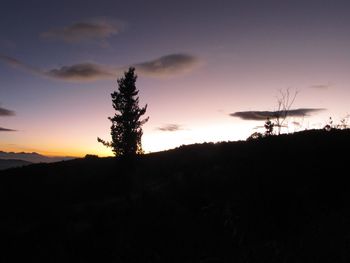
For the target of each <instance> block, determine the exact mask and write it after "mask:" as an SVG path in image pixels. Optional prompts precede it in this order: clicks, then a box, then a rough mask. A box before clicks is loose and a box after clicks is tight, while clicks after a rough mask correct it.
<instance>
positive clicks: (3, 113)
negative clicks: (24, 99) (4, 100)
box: [0, 107, 16, 117]
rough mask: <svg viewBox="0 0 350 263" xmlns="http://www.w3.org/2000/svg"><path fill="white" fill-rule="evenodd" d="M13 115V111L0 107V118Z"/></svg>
mask: <svg viewBox="0 0 350 263" xmlns="http://www.w3.org/2000/svg"><path fill="white" fill-rule="evenodd" d="M14 115H16V114H15V112H14V111H12V110H8V109H5V108H2V107H0V116H2V117H3V116H14Z"/></svg>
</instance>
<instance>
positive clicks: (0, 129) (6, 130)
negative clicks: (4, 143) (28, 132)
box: [0, 127, 16, 132]
mask: <svg viewBox="0 0 350 263" xmlns="http://www.w3.org/2000/svg"><path fill="white" fill-rule="evenodd" d="M14 131H16V130H12V129H7V128H3V127H0V132H14Z"/></svg>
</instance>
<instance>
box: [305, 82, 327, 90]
mask: <svg viewBox="0 0 350 263" xmlns="http://www.w3.org/2000/svg"><path fill="white" fill-rule="evenodd" d="M331 86H332V85H331V84H330V83H328V84H316V85H312V86H310V88H312V89H319V90H324V89H329V88H331Z"/></svg>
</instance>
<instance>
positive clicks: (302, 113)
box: [230, 108, 325, 121]
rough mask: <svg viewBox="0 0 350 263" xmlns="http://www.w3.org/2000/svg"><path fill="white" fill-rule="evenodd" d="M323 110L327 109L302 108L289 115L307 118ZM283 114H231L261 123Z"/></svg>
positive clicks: (258, 112) (251, 112) (261, 112)
mask: <svg viewBox="0 0 350 263" xmlns="http://www.w3.org/2000/svg"><path fill="white" fill-rule="evenodd" d="M323 110H325V109H321V108H320V109H318V108H300V109H295V110H289V111H288V113H287V115H288V116H289V117H305V116H309V115H310V114H313V113H317V112H319V111H323ZM281 113H282V112H281V111H237V112H234V113H231V114H230V116H231V117H237V118H241V119H242V120H249V121H260V120H266V119H267V118H276V116H280V115H281Z"/></svg>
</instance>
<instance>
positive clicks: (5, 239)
mask: <svg viewBox="0 0 350 263" xmlns="http://www.w3.org/2000/svg"><path fill="white" fill-rule="evenodd" d="M349 149H350V130H331V131H329V132H327V131H323V130H310V131H304V132H299V133H295V134H291V135H280V136H269V137H266V138H262V139H257V140H251V141H240V142H223V143H215V144H214V143H205V144H194V145H188V146H182V147H179V148H177V149H173V150H169V151H164V152H159V153H152V154H147V155H143V156H139V157H138V158H136V159H134V160H128V161H127V162H126V161H125V160H124V161H123V160H122V159H116V158H97V157H93V156H89V158H83V159H75V160H70V161H65V162H58V163H52V164H34V165H29V166H25V167H22V168H14V169H9V170H5V171H1V172H0V207H1V213H2V215H3V216H2V217H0V233H1V237H0V239H1V240H0V241H2V244H4V245H3V246H2V253H1V254H0V261H1V262H23V261H26V262H125V263H126V262H134V263H137V262H143V263H144V262H167V263H178V262H203V263H204V262H207V263H208V262H261V263H277V262H278V263H279V262H286V263H292V262H344V263H345V262H350V247H349V237H350V223H349V222H350V209H349V207H350V206H349V200H350V191H349V186H350V177H349V174H348V170H347V168H348V165H347V164H348V162H349V161H348V158H349V157H348V151H349Z"/></svg>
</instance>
